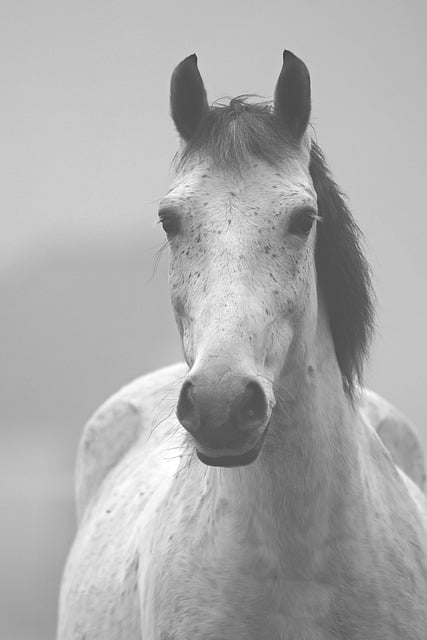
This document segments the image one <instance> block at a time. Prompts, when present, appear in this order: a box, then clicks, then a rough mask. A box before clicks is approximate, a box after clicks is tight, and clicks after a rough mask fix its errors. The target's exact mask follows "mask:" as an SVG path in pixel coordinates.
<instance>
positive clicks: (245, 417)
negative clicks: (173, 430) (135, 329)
mask: <svg viewBox="0 0 427 640" xmlns="http://www.w3.org/2000/svg"><path fill="white" fill-rule="evenodd" d="M270 405H271V403H270V402H269V400H268V397H267V392H266V390H265V389H264V388H263V386H262V384H261V383H260V382H259V381H258V380H257V379H256V377H249V376H240V375H236V374H234V375H233V374H231V373H230V372H227V373H225V374H224V373H223V374H220V373H218V371H217V372H216V373H214V374H212V373H211V374H209V373H205V372H203V373H198V374H190V375H189V376H188V378H187V380H186V381H185V382H184V384H183V386H182V389H181V393H180V397H179V401H178V406H177V417H178V419H179V421H180V423H181V424H182V426H183V427H184V428H185V429H186V430H187V431H188V432H189V433H190V434H191V435H192V437H193V439H194V441H195V446H196V451H197V455H198V458H199V460H201V462H203V463H204V464H208V465H211V466H220V467H236V466H243V465H247V464H250V463H251V462H253V461H254V460H256V458H257V457H258V454H259V452H260V451H261V448H262V444H263V442H264V439H265V436H266V433H267V430H268V425H269V421H270V417H271V406H270Z"/></svg>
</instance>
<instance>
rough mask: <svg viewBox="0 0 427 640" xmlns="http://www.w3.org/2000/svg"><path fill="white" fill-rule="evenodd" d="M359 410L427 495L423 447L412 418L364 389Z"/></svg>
mask: <svg viewBox="0 0 427 640" xmlns="http://www.w3.org/2000/svg"><path fill="white" fill-rule="evenodd" d="M359 409H360V412H361V413H362V416H363V417H364V418H365V420H367V422H368V423H369V424H370V425H371V426H372V427H373V428H374V429H375V431H376V432H377V434H378V436H379V437H380V439H381V440H382V442H383V444H384V445H385V446H386V448H387V449H388V450H389V452H390V453H391V455H392V458H393V460H394V462H395V464H396V465H397V466H398V467H399V468H400V469H401V470H402V471H403V472H404V473H405V474H406V475H407V476H408V477H409V478H410V479H411V480H412V481H413V482H414V483H415V484H416V485H417V486H418V487H419V488H420V489H421V490H422V491H423V490H424V485H425V480H426V471H425V459H424V452H423V447H422V444H421V441H420V439H419V436H418V434H417V432H416V430H415V428H414V427H413V425H412V424H411V423H410V421H409V420H408V418H406V416H404V415H403V414H402V413H401V412H400V411H398V409H396V407H394V406H393V405H392V404H391V403H390V402H388V401H387V400H385V399H384V398H383V397H381V396H380V395H379V394H378V393H375V392H374V391H371V390H370V389H362V391H361V395H360V402H359Z"/></svg>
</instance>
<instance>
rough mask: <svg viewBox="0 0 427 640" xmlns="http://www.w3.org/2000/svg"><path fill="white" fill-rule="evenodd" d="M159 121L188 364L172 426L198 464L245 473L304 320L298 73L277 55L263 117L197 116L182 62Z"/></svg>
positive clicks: (305, 79)
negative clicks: (171, 170)
mask: <svg viewBox="0 0 427 640" xmlns="http://www.w3.org/2000/svg"><path fill="white" fill-rule="evenodd" d="M171 112H172V118H173V120H174V122H175V125H176V127H177V129H178V132H179V134H180V136H181V140H182V143H183V145H184V155H183V157H182V158H183V159H185V162H181V168H180V171H179V173H178V176H177V178H176V180H175V183H174V185H173V186H172V189H171V190H170V192H169V194H168V196H167V197H166V198H165V199H164V201H163V202H162V204H161V207H160V219H161V221H162V223H163V227H164V229H165V232H166V233H167V235H168V239H169V243H170V277H169V282H170V292H171V298H172V304H173V307H174V310H175V316H176V320H177V324H178V328H179V330H180V333H181V338H182V344H183V349H184V354H185V358H186V360H187V363H188V365H189V367H190V372H189V374H188V377H187V379H186V381H185V383H184V385H183V387H182V389H181V394H180V398H179V402H178V407H177V415H178V418H179V420H180V422H181V424H182V425H183V426H184V427H185V428H186V429H187V430H188V431H189V432H190V433H191V434H192V435H193V437H194V440H195V442H196V449H197V452H198V455H199V458H200V459H201V460H202V461H203V462H206V463H207V464H212V465H220V466H236V465H243V464H248V463H250V462H252V461H253V460H254V459H255V458H256V457H257V455H258V453H259V451H260V449H261V446H262V443H263V440H264V437H265V435H266V433H267V427H268V425H269V423H270V420H271V416H272V411H273V407H274V405H275V403H276V401H277V400H278V398H276V397H275V392H274V389H275V383H277V382H278V381H279V379H280V378H281V377H282V376H286V375H287V373H288V372H289V371H290V370H292V369H294V368H295V367H296V366H300V363H301V360H302V359H303V358H302V354H304V352H305V351H306V349H305V344H306V341H307V340H310V339H311V338H312V336H313V334H314V327H315V323H316V310H317V303H316V286H315V270H314V244H315V220H316V216H317V208H316V195H315V191H314V188H313V185H312V182H311V178H310V174H309V167H308V165H309V157H310V143H309V139H308V136H307V133H306V128H307V123H308V119H309V116H310V78H309V74H308V70H307V68H306V66H305V65H304V63H303V62H302V61H301V60H299V59H298V58H297V57H296V56H294V55H293V54H291V53H289V52H286V51H285V53H284V56H283V67H282V70H281V73H280V75H279V79H278V82H277V85H276V89H275V98H274V109H273V110H270V111H269V110H265V109H263V108H262V106H260V105H258V106H255V107H254V106H249V105H248V104H247V103H245V102H244V101H242V100H239V99H235V100H233V101H232V102H231V103H230V107H227V108H225V109H221V108H214V109H210V108H209V106H208V102H207V95H206V90H205V87H204V84H203V81H202V78H201V76H200V73H199V70H198V68H197V58H196V56H195V55H192V56H189V57H188V58H186V59H185V60H183V61H182V62H181V63H180V64H179V65H178V67H177V68H176V69H175V71H174V73H173V75H172V80H171ZM274 150H276V151H277V153H276V154H274V153H272V151H274ZM273 156H274V157H273ZM281 382H283V381H281Z"/></svg>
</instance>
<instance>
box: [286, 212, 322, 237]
mask: <svg viewBox="0 0 427 640" xmlns="http://www.w3.org/2000/svg"><path fill="white" fill-rule="evenodd" d="M316 218H317V214H316V212H315V211H313V209H300V210H299V211H295V212H294V213H293V214H292V217H291V220H290V222H289V227H288V231H289V233H292V234H294V235H297V236H307V235H308V234H309V233H310V231H311V228H312V226H313V224H314V221H315V220H316Z"/></svg>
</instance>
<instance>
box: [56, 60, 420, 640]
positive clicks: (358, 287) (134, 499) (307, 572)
mask: <svg viewBox="0 0 427 640" xmlns="http://www.w3.org/2000/svg"><path fill="white" fill-rule="evenodd" d="M170 105H171V115H172V119H173V121H174V123H175V126H176V129H177V131H178V134H179V137H180V150H179V152H178V156H177V158H176V176H175V179H174V182H173V184H172V186H171V189H170V190H169V192H168V193H167V195H166V196H165V197H164V198H163V199H162V201H161V203H160V208H159V219H160V222H161V224H162V226H163V229H164V232H165V234H166V236H167V241H168V244H169V254H170V269H169V287H170V294H171V302H172V307H173V311H174V314H175V318H176V323H177V327H178V330H179V334H180V337H181V341H182V347H183V353H184V358H185V362H183V363H178V364H176V365H172V366H169V367H166V368H163V369H160V370H157V371H155V372H153V373H150V374H147V375H146V376H143V377H141V378H138V379H137V380H135V381H134V382H133V383H130V384H128V385H127V386H126V387H124V388H123V389H122V390H120V391H119V392H118V393H117V394H115V395H114V396H113V397H112V398H111V399H110V400H108V401H107V402H106V403H105V404H104V405H103V406H102V407H101V408H100V409H99V410H98V411H97V412H96V413H95V415H94V416H93V418H92V419H90V420H89V422H88V424H87V426H86V428H85V430H84V433H83V436H82V439H81V441H80V444H79V449H78V454H77V469H76V477H77V511H78V519H79V526H78V531H77V534H76V538H75V541H74V543H73V546H72V549H71V552H70V554H69V557H68V560H67V563H66V567H65V572H64V576H63V581H62V587H61V595H60V606H59V623H58V636H57V637H58V640H71V639H73V640H77V639H79V640H83V639H84V640H95V639H96V640H100V639H102V640H119V639H124V638H126V640H188V639H189V638H191V639H192V640H243V639H245V640H279V639H280V640H285V639H286V640H320V639H322V640H323V639H331V640H332V639H337V638H343V639H344V638H345V639H346V640H380V639H381V640H384V639H387V640H397V639H399V640H402V639H405V638H406V639H408V640H409V639H410V640H421V639H425V638H426V635H427V501H426V497H425V495H424V493H423V490H422V488H423V484H424V480H425V471H424V461H423V454H422V449H421V446H420V444H419V440H418V438H417V435H416V433H415V431H414V430H413V429H412V427H411V425H410V424H409V422H408V421H407V420H406V419H405V418H404V417H403V416H402V415H401V414H400V413H399V412H397V410H395V409H394V408H393V407H392V405H390V404H389V403H387V402H386V401H385V400H383V399H382V398H380V397H379V396H377V395H376V394H375V393H374V392H371V391H368V390H366V389H364V388H363V377H362V376H363V365H364V362H365V359H366V356H367V353H368V349H369V344H370V341H371V339H372V335H373V328H374V294H373V290H372V285H371V275H370V268H369V265H368V263H367V261H366V259H365V257H364V255H363V252H362V235H361V231H360V230H359V227H358V226H357V224H356V222H355V221H354V219H353V217H352V216H351V214H350V211H349V209H348V206H347V204H346V201H345V199H344V197H343V195H342V193H341V192H340V190H339V188H338V187H337V185H336V183H335V182H334V180H333V178H332V175H331V173H330V170H329V168H328V166H327V164H326V161H325V158H324V156H323V154H322V152H321V150H320V148H319V146H318V144H317V142H316V141H315V140H314V139H313V135H312V130H311V128H310V126H309V120H310V114H311V89H310V76H309V72H308V69H307V67H306V65H305V64H304V63H303V62H302V61H301V60H300V59H299V58H297V57H296V56H295V55H294V54H292V53H291V52H289V51H285V52H284V54H283V66H282V69H281V72H280V75H279V78H278V80H277V84H276V87H275V91H274V100H273V101H272V103H265V102H257V101H254V99H253V97H252V98H251V97H249V96H239V97H237V98H234V99H232V100H231V101H230V102H229V103H228V104H219V103H214V104H213V105H212V106H210V105H209V103H208V99H207V93H206V89H205V86H204V83H203V80H202V77H201V75H200V72H199V69H198V65H197V57H196V55H195V54H194V55H191V56H189V57H187V58H185V59H184V60H183V61H182V62H181V63H180V64H179V65H178V66H177V67H176V69H175V70H174V72H173V74H172V78H171V94H170Z"/></svg>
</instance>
